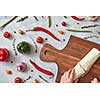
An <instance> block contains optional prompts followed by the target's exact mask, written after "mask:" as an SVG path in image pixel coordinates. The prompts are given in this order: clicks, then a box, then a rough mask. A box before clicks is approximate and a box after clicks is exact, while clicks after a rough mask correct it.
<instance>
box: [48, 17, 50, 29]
mask: <svg viewBox="0 0 100 100" xmlns="http://www.w3.org/2000/svg"><path fill="white" fill-rule="evenodd" d="M48 27H51V17H50V16H48Z"/></svg>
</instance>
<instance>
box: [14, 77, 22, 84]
mask: <svg viewBox="0 0 100 100" xmlns="http://www.w3.org/2000/svg"><path fill="white" fill-rule="evenodd" d="M14 82H15V83H22V79H21V78H20V77H16V78H15V79H14Z"/></svg>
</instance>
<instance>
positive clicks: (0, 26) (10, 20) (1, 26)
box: [0, 16, 17, 28]
mask: <svg viewBox="0 0 100 100" xmlns="http://www.w3.org/2000/svg"><path fill="white" fill-rule="evenodd" d="M16 18H17V16H13V17H12V18H10V19H9V20H8V21H6V22H4V23H3V24H2V25H0V28H4V27H5V26H6V25H8V24H9V23H10V22H12V21H13V20H14V19H16Z"/></svg>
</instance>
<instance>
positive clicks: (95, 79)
mask: <svg viewBox="0 0 100 100" xmlns="http://www.w3.org/2000/svg"><path fill="white" fill-rule="evenodd" d="M91 83H99V81H98V79H97V78H94V79H93V80H91Z"/></svg>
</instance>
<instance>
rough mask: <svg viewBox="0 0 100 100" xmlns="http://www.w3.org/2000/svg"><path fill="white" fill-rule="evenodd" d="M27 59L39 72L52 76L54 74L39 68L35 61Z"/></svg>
mask: <svg viewBox="0 0 100 100" xmlns="http://www.w3.org/2000/svg"><path fill="white" fill-rule="evenodd" d="M29 61H30V63H31V64H32V65H33V66H34V67H35V68H36V69H37V70H38V71H40V72H42V73H44V74H46V75H52V76H54V74H53V73H52V72H50V71H48V70H45V69H42V68H40V67H39V66H38V65H37V64H36V63H35V62H33V61H32V60H29Z"/></svg>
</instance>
